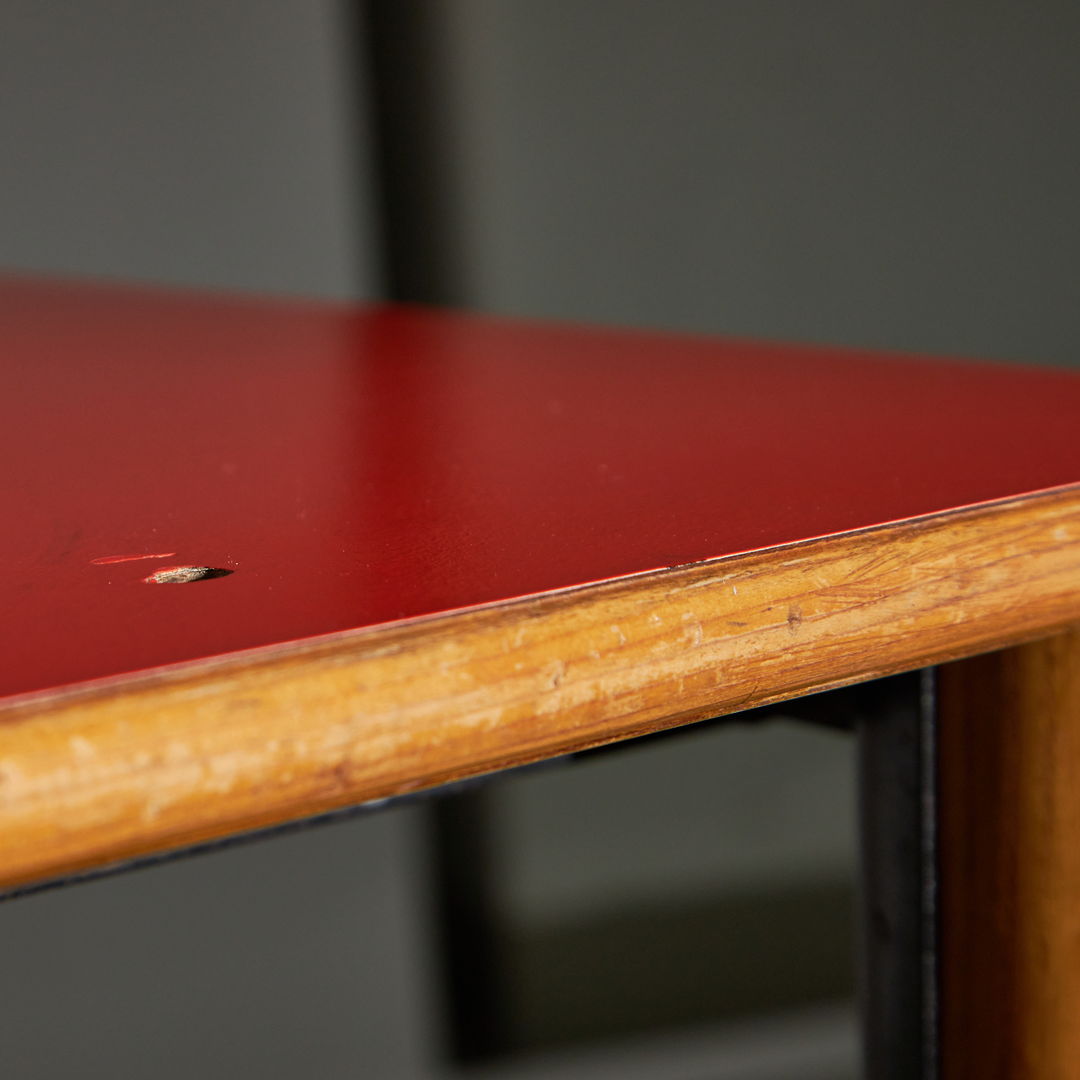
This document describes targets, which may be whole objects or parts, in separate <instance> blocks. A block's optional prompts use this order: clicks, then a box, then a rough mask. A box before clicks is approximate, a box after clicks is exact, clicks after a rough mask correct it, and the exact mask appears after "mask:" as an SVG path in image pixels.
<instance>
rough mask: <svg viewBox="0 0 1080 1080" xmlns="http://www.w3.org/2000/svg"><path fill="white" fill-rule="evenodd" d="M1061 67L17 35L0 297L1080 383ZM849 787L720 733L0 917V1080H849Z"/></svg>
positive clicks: (749, 732)
mask: <svg viewBox="0 0 1080 1080" xmlns="http://www.w3.org/2000/svg"><path fill="white" fill-rule="evenodd" d="M1078 51H1080V8H1077V6H1076V5H1075V4H1071V3H1066V2H1064V0H1062V2H1058V3H1054V2H1041V3H1037V4H1031V5H1017V4H1012V3H1006V2H1001V3H998V2H993V0H990V2H987V0H978V2H977V0H949V2H947V3H942V4H900V3H893V4H885V3H875V4H867V3H862V2H856V0H845V2H835V0H817V2H814V3H807V2H806V0H757V2H750V0H746V2H726V0H669V2H667V3H663V4H660V3H656V2H655V0H652V2H650V0H443V2H436V0H430V2H428V3H421V2H416V0H399V2H396V3H395V2H393V0H369V2H366V3H364V2H359V0H357V2H352V3H350V2H346V0H226V2H221V0H185V2H184V3H181V4H177V3H167V2H166V0H85V2H79V0H4V2H3V3H2V4H0V265H2V266H3V267H4V268H6V269H14V270H24V271H28V272H36V273H42V272H45V273H59V274H65V275H77V276H92V277H110V278H117V279H125V280H143V281H151V282H159V283H166V284H175V285H183V286H198V287H211V288H228V289H241V290H248V291H256V292H260V293H267V294H279V295H303V296H309V297H329V298H356V299H360V300H378V299H405V300H418V301H422V302H429V303H438V304H450V305H456V306H460V307H465V308H469V309H473V310H478V311H485V312H498V313H506V314H521V315H529V316H538V317H544V318H548V317H550V318H559V319H573V320H585V321H593V322H603V323H609V324H622V325H638V326H650V327H662V328H668V329H679V330H687V331H693V332H704V333H710V334H730V335H734V336H741V337H764V338H772V339H781V340H798V341H818V342H832V343H838V344H857V345H868V346H880V347H888V348H896V349H903V350H911V351H927V352H940V353H955V354H967V355H979V356H985V357H994V358H1003V359H1012V360H1018V361H1025V362H1026V361H1032V362H1043V363H1060V364H1069V363H1072V362H1074V360H1075V358H1076V356H1077V355H1078V352H1080V350H1078V346H1080V305H1078V304H1077V295H1078V289H1077V284H1076V280H1075V279H1074V278H1073V277H1072V274H1073V273H1074V272H1075V263H1076V252H1077V251H1078V250H1080V245H1078V242H1077V241H1078V240H1080V236H1078V230H1080V215H1077V213H1076V212H1075V199H1076V192H1077V191H1078V190H1080V149H1078V141H1077V139H1076V137H1075V133H1076V130H1077V119H1078V115H1077V114H1078V108H1077V103H1078V102H1080V64H1078V63H1077V55H1078ZM0 342H2V328H0ZM92 407H93V404H92V403H90V402H88V408H92ZM854 787H855V780H854V750H853V744H852V740H851V738H850V736H849V735H846V734H845V733H843V732H837V731H832V730H827V729H823V728H819V727H809V726H806V725H799V724H796V723H793V722H790V721H787V720H785V719H784V718H783V717H778V718H777V719H775V720H773V721H769V722H763V723H755V724H753V725H750V724H738V723H736V724H732V725H722V726H706V727H703V728H701V729H695V730H693V731H691V732H688V733H686V734H683V735H680V736H678V737H672V738H669V739H663V740H647V741H645V742H644V743H642V744H641V745H640V746H638V745H634V746H631V747H627V748H625V749H618V750H613V751H609V752H606V753H597V754H593V755H586V756H583V757H581V758H579V759H577V760H575V761H574V762H573V763H570V764H565V765H564V764H561V763H560V764H556V765H552V766H550V767H545V768H541V769H536V770H531V771H529V772H527V773H524V774H514V775H511V776H509V777H507V778H505V779H502V780H499V781H497V782H494V783H492V784H490V785H488V786H487V787H485V788H484V789H482V791H480V792H475V791H473V792H469V793H466V794H463V795H454V796H448V797H447V798H445V799H442V800H440V801H437V802H430V803H427V804H424V805H412V806H408V807H405V808H400V809H391V810H387V811H383V812H381V813H376V814H370V815H366V816H363V817H358V818H355V819H352V820H349V821H346V822H342V823H335V824H332V825H326V826H323V827H320V828H315V829H311V830H306V831H303V832H300V833H295V834H291V835H288V836H282V837H277V838H273V839H268V840H265V841H261V842H259V843H257V844H252V845H249V846H245V847H242V848H233V849H229V850H226V851H222V852H219V853H215V854H210V855H203V856H199V857H197V858H192V859H190V860H186V861H181V862H176V863H172V864H169V865H166V866H160V867H156V868H152V869H147V870H143V871H140V872H138V873H134V874H131V875H129V876H126V877H119V878H115V879H111V880H105V881H99V882H95V883H89V884H83V885H79V886H75V887H72V888H69V889H65V890H60V891H57V892H52V893H47V894H42V895H39V896H36V897H30V898H26V899H22V900H18V901H13V902H11V903H7V904H4V905H0V1075H3V1076H5V1077H8V1076H10V1077H13V1078H15V1077H18V1078H23V1077H27V1078H34V1080H37V1078H41V1080H52V1078H54V1077H56V1078H59V1077H71V1076H98V1075H100V1076H103V1077H105V1076H108V1077H110V1078H116V1077H144V1076H154V1077H157V1078H160V1080H166V1078H171V1077H177V1078H179V1077H192V1076H200V1077H207V1078H210V1077H219V1076H220V1077H232V1076H235V1075H259V1076H261V1077H264V1078H272V1077H295V1076H298V1075H299V1076H313V1077H333V1078H336V1077H351V1076H358V1075H360V1076H367V1077H375V1078H386V1080H399V1078H400V1080H437V1078H440V1077H448V1076H460V1075H465V1076H484V1077H491V1078H493V1080H494V1078H506V1080H510V1078H515V1077H517V1078H522V1080H524V1078H526V1077H535V1078H537V1080H539V1078H542V1077H549V1076H551V1077H554V1076H560V1077H581V1078H583V1080H587V1078H597V1080H598V1078H600V1077H627V1078H631V1080H633V1078H637V1077H641V1078H646V1077H649V1078H652V1077H655V1078H663V1080H678V1078H685V1080H708V1078H721V1080H722V1078H727V1077H739V1078H744V1077H745V1078H753V1080H766V1078H768V1080H774V1078H775V1080H779V1078H781V1077H800V1078H808V1077H820V1078H822V1080H825V1078H829V1080H840V1078H844V1077H854V1076H856V1075H857V1073H858V1065H857V1061H858V1051H857V1040H856V1027H855V1019H854V1005H853V994H854V989H853V983H854V977H853V974H852V972H853V956H852V952H853V936H854V929H853V925H852V919H853V899H852V898H853V890H854V878H855V835H854V834H855V820H856V815H855V793H854ZM463 867H464V868H465V869H464V870H462V868H463ZM463 904H464V911H463V910H462V905H463ZM449 931H452V932H453V933H456V934H457V935H458V936H457V937H456V938H455V937H454V936H453V934H450V936H448V932H449ZM462 933H464V934H465V936H464V937H462V936H461V934H462ZM462 941H465V942H466V943H467V944H468V945H469V946H470V948H471V949H473V950H474V951H470V948H464V949H463V948H462V947H461V943H462ZM481 1007H482V1008H481ZM478 1013H480V1014H483V1015H481V1016H480V1019H479V1020H478ZM484 1016H486V1017H487V1020H488V1021H489V1022H488V1023H487V1025H486V1027H485V1024H484V1023H483V1022H482V1021H483V1019H484ZM493 1018H494V1019H497V1020H498V1023H497V1024H494V1025H493V1024H492V1023H490V1021H491V1020H492V1019H493Z"/></svg>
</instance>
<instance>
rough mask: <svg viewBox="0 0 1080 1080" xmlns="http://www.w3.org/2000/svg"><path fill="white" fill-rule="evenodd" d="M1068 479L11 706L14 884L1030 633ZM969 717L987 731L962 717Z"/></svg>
mask: <svg viewBox="0 0 1080 1080" xmlns="http://www.w3.org/2000/svg"><path fill="white" fill-rule="evenodd" d="M1076 620H1080V489H1077V488H1069V489H1066V490H1063V491H1060V492H1057V493H1053V494H1044V495H1038V496H1032V497H1029V498H1026V499H1021V500H1014V501H1011V502H1004V503H999V504H995V505H992V506H987V507H983V508H980V509H977V510H970V511H963V512H957V513H953V514H949V515H943V516H939V517H935V518H930V519H924V520H918V521H910V522H906V523H902V524H898V525H892V526H886V527H882V528H878V529H873V530H867V531H864V532H859V533H849V534H843V535H839V536H834V537H829V538H825V539H821V540H815V541H809V542H806V543H803V544H796V545H791V546H787V547H779V548H774V549H770V550H766V551H760V552H755V553H752V554H750V555H745V556H737V557H732V558H728V559H721V560H715V561H711V562H707V563H702V564H697V565H692V566H687V567H683V568H676V569H673V570H668V571H663V572H657V573H649V574H642V575H638V576H636V577H631V578H626V579H624V580H622V581H618V582H613V583H607V584H601V585H594V586H587V587H582V588H580V589H573V590H568V591H565V592H561V593H554V594H550V595H547V596H544V597H541V598H538V599H529V600H523V601H515V602H508V603H505V604H499V605H493V606H490V607H486V608H479V609H473V610H469V611H464V612H459V613H451V614H447V615H443V616H439V617H435V618H430V619H424V620H417V621H415V622H412V623H407V624H400V625H397V626H392V627H388V628H382V629H379V628H375V629H372V630H368V631H358V632H352V633H345V634H340V635H334V636H331V637H328V638H326V639H323V640H320V641H317V642H307V643H300V644H295V645H290V646H278V647H274V648H271V649H266V650H258V651H252V652H248V653H245V654H239V655H234V656H231V657H224V658H219V659H216V660H211V661H206V662H195V663H192V664H188V665H181V666H177V667H173V668H170V669H162V670H161V671H159V672H156V673H153V672H151V673H143V674H140V675H136V676H131V677H126V678H119V679H115V680H112V681H105V682H102V683H99V684H96V685H93V686H89V687H83V688H79V689H74V690H69V691H60V692H56V693H52V694H45V695H34V696H30V697H27V698H23V699H13V700H11V701H9V702H8V703H6V704H5V705H3V706H0V884H3V885H7V886H11V885H16V884H20V883H26V882H30V881H33V880H40V879H44V878H46V877H48V876H51V875H56V874H58V873H61V872H65V871H72V870H77V869H81V868H87V867H91V866H95V865H100V864H104V863H107V862H109V861H112V860H119V859H123V858H126V857H131V856H134V855H137V854H142V853H147V852H151V851H159V850H164V849H169V848H173V847H178V846H183V845H186V844H191V843H193V842H197V841H201V840H205V839H208V838H211V837H215V836H221V835H227V834H232V833H237V832H240V831H243V830H248V829H254V828H258V827H261V826H266V825H270V824H274V823H278V822H283V821H287V820H291V819H296V818H299V817H302V816H305V815H310V814H315V813H318V812H322V811H326V810H330V809H333V808H336V807H342V806H346V805H350V804H356V803H360V802H363V801H366V800H372V799H379V798H382V797H386V796H390V795H394V794H398V793H403V792H407V791H413V790H416V789H420V788H425V787H430V786H433V785H436V784H439V783H442V782H444V781H448V780H451V779H454V778H458V777H463V776H468V775H475V774H480V773H484V772H488V771H491V770H495V769H499V768H502V767H505V766H509V765H513V764H517V763H523V762H527V761H533V760H538V759H541V758H544V757H548V756H551V755H555V754H559V753H563V752H566V751H570V750H574V749H579V748H582V747H586V746H592V745H596V744H599V743H603V742H607V741H611V740H615V739H621V738H626V737H628V736H632V735H636V734H641V733H644V732H647V731H652V730H656V729H659V728H662V727H665V726H672V725H676V724H680V723H685V722H688V721H692V720H694V719H699V718H702V717H705V716H709V715H718V714H722V713H726V712H733V711H738V710H740V709H743V708H749V707H752V706H756V705H761V704H765V703H768V702H776V701H780V700H783V699H785V698H790V697H795V696H799V695H802V694H806V693H809V692H813V691H816V690H822V689H827V688H829V687H833V686H838V685H842V684H845V683H849V682H854V681H858V680H861V679H867V678H873V677H876V676H880V675H884V674H889V673H892V672H896V671H901V670H904V669H910V668H914V667H918V666H922V665H925V664H931V663H937V662H940V661H943V660H948V659H953V658H956V657H961V656H967V655H972V654H975V653H978V652H983V651H986V650H988V649H993V648H997V647H1000V646H1002V645H1005V644H1010V643H1014V642H1018V641H1023V640H1025V639H1030V638H1033V637H1037V636H1040V635H1043V634H1046V633H1048V632H1050V631H1051V630H1054V629H1057V628H1060V627H1063V626H1065V625H1067V624H1069V623H1070V622H1073V621H1076ZM973 737H974V736H973Z"/></svg>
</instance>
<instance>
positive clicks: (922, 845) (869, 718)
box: [848, 670, 937, 1080]
mask: <svg viewBox="0 0 1080 1080" xmlns="http://www.w3.org/2000/svg"><path fill="white" fill-rule="evenodd" d="M934 681H935V673H934V671H933V670H926V671H923V672H920V673H918V675H917V676H915V677H904V678H900V679H891V680H885V681H883V682H879V683H872V684H867V686H866V687H865V688H856V690H857V691H858V692H859V694H860V698H857V699H856V701H857V703H860V704H862V707H861V708H860V709H859V711H858V713H857V718H856V723H855V730H856V733H857V738H858V763H859V767H858V768H859V847H860V857H859V924H860V925H859V938H860V949H859V973H858V975H859V978H858V983H859V1011H860V1014H861V1026H862V1042H863V1073H864V1075H865V1076H866V1077H868V1078H872V1080H934V1078H935V1077H936V1076H937V1038H936V1035H937V993H936V988H937V976H936V947H935V923H936V914H935V901H936V873H935V866H936V863H935V827H936V817H935V806H934V792H935V774H934V769H935V760H934V748H935V737H934V728H935V708H934ZM848 693H849V694H850V693H851V691H849V692H848ZM863 699H866V700H865V701H864V700H863Z"/></svg>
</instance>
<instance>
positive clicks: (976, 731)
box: [938, 628, 1080, 1080]
mask: <svg viewBox="0 0 1080 1080" xmlns="http://www.w3.org/2000/svg"><path fill="white" fill-rule="evenodd" d="M938 700H939V720H940V727H939V731H940V734H939V777H940V795H939V798H940V801H939V813H940V818H939V822H940V832H939V853H940V875H941V893H940V913H941V914H940V918H941V922H940V939H939V940H940V949H941V952H940V962H941V991H942V1001H941V1049H942V1073H941V1075H942V1080H968V1078H971V1080H975V1078H978V1080H995V1078H998V1077H1000V1078H1003V1080H1004V1078H1009V1080H1028V1078H1032V1077H1039V1078H1040V1080H1053V1078H1058V1077H1061V1078H1064V1077H1076V1076H1078V1075H1080V629H1078V628H1074V629H1073V630H1072V631H1070V632H1069V633H1064V634H1060V635H1058V636H1056V637H1052V638H1047V639H1045V640H1043V641H1038V642H1035V643H1033V644H1030V645H1022V646H1018V647H1016V648H1012V649H1008V650H1005V651H1004V652H998V653H992V654H988V655H986V656H980V657H976V658H975V659H972V660H965V661H961V662H959V663H955V664H949V665H946V666H944V667H942V668H941V669H939V699H938Z"/></svg>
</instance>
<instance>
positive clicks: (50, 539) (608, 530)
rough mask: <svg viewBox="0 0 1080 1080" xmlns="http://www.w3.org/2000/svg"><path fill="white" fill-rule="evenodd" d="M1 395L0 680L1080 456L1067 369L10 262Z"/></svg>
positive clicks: (402, 613) (766, 539)
mask: <svg viewBox="0 0 1080 1080" xmlns="http://www.w3.org/2000/svg"><path fill="white" fill-rule="evenodd" d="M0 418H2V422H0V460H2V461H3V473H2V476H3V481H2V484H3V487H2V496H3V501H2V504H0V505H2V506H3V525H4V527H3V530H2V536H0V559H2V566H3V577H2V579H0V603H2V610H3V612H4V621H3V631H2V635H3V641H2V644H3V653H2V655H3V662H2V665H0V694H13V693H19V692H22V691H29V690H34V689H40V688H47V687H54V686H59V685H64V684H67V683H71V682H75V681H80V680H84V679H91V678H96V677H100V676H106V675H111V674H116V673H122V672H128V671H133V670H137V669H141V668H145V667H149V666H156V665H159V664H167V663H172V662H177V661H183V660H188V659H194V658H197V657H204V656H212V655H217V654H220V653H223V652H228V651H233V650H237V649H244V648H249V647H253V646H259V645H265V644H270V643H274V642H279V641H287V640H292V639H298V638H305V637H310V636H313V635H318V634H323V633H327V632H331V631H336V630H343V629H348V628H352V627H362V626H369V625H373V624H377V623H384V622H387V621H391V620H396V619H403V618H409V617H413V616H418V615H425V614H430V613H434V612H439V611H444V610H447V609H452V608H459V607H466V606H470V605H475V604H483V603H488V602H491V601H497V600H500V599H505V598H510V597H515V596H521V595H525V594H530V593H537V592H543V591H545V590H550V589H558V588H564V587H567V586H572V585H578V584H582V583H585V582H590V581H597V580H601V579H605V578H612V577H618V576H621V575H625V574H631V573H635V572H639V571H643V570H650V569H655V568H659V567H664V566H672V565H677V564H681V563H687V562H693V561H696V560H700V559H706V558H713V557H717V556H723V555H728V554H733V553H736V552H742V551H747V550H752V549H756V548H763V547H770V546H773V545H777V544H784V543H789V542H792V541H796V540H801V539H806V538H809V537H813V536H820V535H824V534H828V533H834V532H841V531H846V530H850V529H857V528H862V527H866V526H871V525H876V524H881V523H884V522H887V521H894V520H897V519H901V518H906V517H912V516H917V515H921V514H927V513H932V512H937V511H942V510H946V509H949V508H954V507H959V506H965V505H970V504H973V503H978V502H984V501H988V500H992V499H998V498H1004V497H1008V496H1012V495H1016V494H1021V493H1025V492H1030V491H1035V490H1040V489H1044V488H1048V487H1055V486H1059V485H1063V484H1070V483H1075V482H1078V481H1080V443H1078V440H1077V438H1076V431H1077V430H1078V426H1080V377H1078V376H1076V375H1073V374H1071V373H1067V372H1057V371H1045V370H1036V369H1029V368H1010V367H1006V366H999V365H998V366H990V365H986V366H983V365H978V366H972V365H968V364H963V363H959V362H946V361H930V360H923V359H912V358H903V357H886V356H881V355H876V354H859V353H857V352H853V351H835V350H828V349H822V348H792V347H780V346H773V345H751V344H745V343H730V342H711V341H704V340H699V339H694V338H686V337H678V336H665V335H653V334H642V333H626V332H612V331H596V330H583V329H574V328H565V327H553V326H538V325H531V324H515V323H509V322H501V321H493V320H492V321H488V320H479V319H471V318H467V317H463V316H453V315H447V314H438V313H434V312H425V311H419V310H412V309H407V308H392V307H391V308H387V307H381V308H380V307H376V308H355V309H353V308H347V307H342V306H332V305H326V306H323V305H316V304H304V303H263V302H257V301H253V300H242V299H222V300H216V299H208V298H206V297H199V296H195V295H184V294H170V293H163V292H162V293H158V292H153V291H149V290H145V291H143V290H133V289H132V290H128V289H119V288H106V287H72V286H63V285H55V284H52V285H50V284H42V283H30V282H20V281H8V282H6V283H5V284H3V285H2V286H0ZM158 551H163V552H167V553H168V555H167V557H169V558H173V559H175V560H176V561H177V562H178V563H183V564H186V565H194V566H210V567H221V568H225V569H229V570H233V571H234V573H232V574H231V575H230V576H228V577H222V578H220V579H217V580H208V581H204V582H200V583H199V584H198V585H196V586H193V587H184V588H178V589H153V588H147V587H146V585H145V584H143V578H144V577H145V576H146V574H147V569H146V564H145V563H143V562H141V560H142V559H145V558H152V557H166V556H149V555H146V556H140V555H138V554H137V553H139V552H158ZM112 552H119V553H125V552H127V553H136V554H130V555H109V554H107V553H112Z"/></svg>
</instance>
